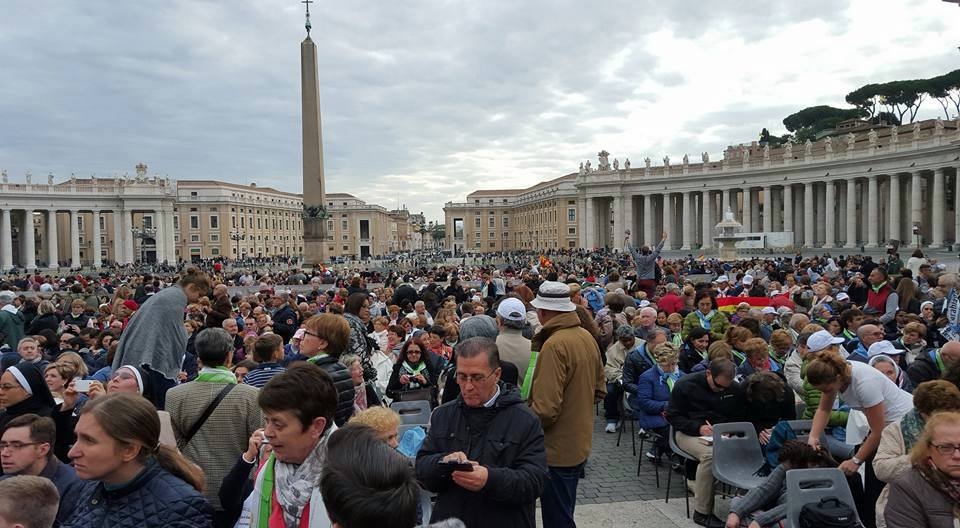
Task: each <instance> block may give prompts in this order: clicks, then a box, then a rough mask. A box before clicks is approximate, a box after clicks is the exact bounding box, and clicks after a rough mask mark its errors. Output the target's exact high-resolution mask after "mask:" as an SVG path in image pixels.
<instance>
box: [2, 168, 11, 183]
mask: <svg viewBox="0 0 960 528" xmlns="http://www.w3.org/2000/svg"><path fill="white" fill-rule="evenodd" d="M2 176H3V183H9V181H8V178H7V169H3V173H2Z"/></svg>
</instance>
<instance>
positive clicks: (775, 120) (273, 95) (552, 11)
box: [0, 0, 955, 218]
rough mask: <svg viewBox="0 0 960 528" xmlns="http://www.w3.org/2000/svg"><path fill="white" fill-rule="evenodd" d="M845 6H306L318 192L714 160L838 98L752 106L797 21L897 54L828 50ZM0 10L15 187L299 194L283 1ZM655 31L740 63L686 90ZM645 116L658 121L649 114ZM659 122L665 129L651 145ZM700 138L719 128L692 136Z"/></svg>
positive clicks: (889, 73) (3, 96)
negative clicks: (130, 175) (74, 184)
mask: <svg viewBox="0 0 960 528" xmlns="http://www.w3.org/2000/svg"><path fill="white" fill-rule="evenodd" d="M849 1H851V2H852V1H855V0H849ZM847 5H848V2H827V1H826V0H813V1H810V2H806V3H793V4H790V3H775V4H770V3H769V2H760V1H753V0H751V1H748V2H744V1H733V0H724V1H718V2H693V1H678V2H654V1H653V0H642V1H629V0H616V1H611V2H603V3H602V4H587V3H583V2H577V1H575V0H552V1H551V0H529V1H527V2H522V3H517V2H508V1H507V0H484V1H483V2H468V1H452V2H450V1H443V2H441V1H435V0H413V1H410V2H378V1H375V0H358V1H354V2H345V1H342V0H341V1H336V2H322V3H317V4H314V16H313V27H314V30H313V39H314V40H315V41H316V43H317V45H318V62H319V72H320V82H321V105H322V109H323V126H324V129H323V134H324V147H325V160H326V171H327V178H328V185H327V188H328V189H329V190H330V191H331V192H350V193H352V194H355V195H357V196H359V197H361V198H363V199H365V200H367V201H368V202H372V203H380V204H382V205H384V206H387V207H395V206H396V205H397V203H405V204H407V205H408V207H409V208H411V209H413V210H423V211H425V212H426V213H427V214H428V216H429V217H430V218H440V217H441V215H442V213H441V210H440V209H441V207H442V205H443V202H445V201H447V200H462V199H463V198H464V197H465V195H466V194H467V193H469V192H471V191H473V190H475V189H478V188H495V187H505V186H514V187H522V186H527V185H532V184H534V183H536V182H537V181H541V180H543V179H548V178H555V177H558V176H560V175H563V174H565V173H567V172H569V171H571V170H573V169H575V168H576V165H577V163H578V162H579V160H581V159H585V158H588V157H590V158H592V157H594V156H595V153H596V152H597V151H598V150H600V148H604V147H605V146H606V144H607V143H608V142H610V141H611V138H620V139H619V140H617V141H620V142H621V143H623V146H619V147H617V148H620V149H621V150H624V152H617V153H616V154H615V155H618V156H619V157H621V158H622V157H623V156H624V155H627V156H631V157H632V158H634V159H635V161H634V163H639V159H640V158H642V156H643V155H644V154H643V153H644V152H650V153H651V154H649V155H650V156H651V157H653V158H654V159H659V158H660V157H662V156H663V155H664V154H666V153H669V154H670V155H671V156H678V157H679V156H682V154H683V153H684V152H690V153H691V155H693V154H694V153H695V152H700V151H702V150H710V151H712V152H719V151H720V150H722V148H723V147H725V146H726V145H727V144H731V143H739V142H746V141H750V140H751V139H753V138H754V137H755V136H756V133H757V132H758V131H759V129H760V128H762V127H763V126H767V127H770V128H771V131H774V128H775V127H778V126H779V122H780V120H781V119H782V118H783V117H784V116H785V115H787V114H789V113H791V112H793V111H795V110H797V109H799V108H802V107H804V106H807V105H809V104H820V103H821V102H822V101H823V100H824V99H830V100H831V101H832V103H831V104H842V103H843V94H842V93H834V94H833V97H832V98H829V97H827V95H826V94H824V92H823V90H822V89H821V88H819V87H818V86H814V85H810V86H809V88H807V89H805V90H803V93H802V95H800V96H797V97H796V99H795V100H789V101H780V102H779V103H776V104H774V103H769V102H764V103H756V104H749V102H750V101H751V97H750V96H751V95H752V92H753V91H755V90H756V87H755V86H751V85H750V84H749V83H748V82H747V81H745V80H743V79H741V78H740V76H739V75H737V71H738V69H739V65H740V63H741V62H742V61H765V63H766V64H767V66H768V68H769V70H770V71H771V72H774V73H775V74H776V79H778V80H777V81H776V82H777V83H782V84H784V85H790V86H797V85H802V84H803V83H804V79H805V78H806V77H807V72H804V71H797V69H796V68H793V67H791V64H792V63H793V62H794V60H795V59H796V58H797V57H798V56H802V54H803V53H804V48H805V46H804V44H803V43H796V44H795V47H794V48H791V49H770V48H764V47H762V46H763V44H762V43H765V42H769V41H770V40H771V39H774V38H775V37H776V36H777V35H778V34H781V33H782V32H784V31H788V30H789V29H790V28H793V27H796V25H797V24H801V23H817V24H822V25H823V26H824V27H825V28H826V31H827V35H828V37H829V38H835V39H836V48H837V50H838V53H846V54H849V57H848V58H847V59H846V60H849V61H850V62H851V64H853V63H862V62H863V61H864V60H865V54H867V53H868V52H870V51H872V52H874V53H879V54H881V55H883V54H886V53H889V48H888V46H890V45H893V43H901V42H904V44H903V45H909V44H910V42H909V41H907V40H905V39H908V38H913V31H914V30H912V29H911V28H907V27H904V28H896V27H891V26H886V31H885V34H884V35H883V36H881V37H879V38H878V40H877V42H874V43H872V44H871V46H853V45H852V43H851V42H850V41H849V40H844V39H846V38H847V37H846V35H847V31H848V30H849V28H848V26H851V25H852V24H853V23H854V22H856V20H853V19H852V18H851V16H852V15H851V14H850V13H849V12H848V11H847ZM949 7H950V6H946V7H943V8H941V6H931V7H928V8H924V9H923V10H917V11H916V18H917V20H916V21H915V23H914V24H912V27H914V28H915V27H923V28H925V31H926V32H928V33H930V32H932V33H940V34H941V35H942V37H943V38H941V39H940V40H941V41H947V40H949V38H948V37H947V35H946V32H947V30H948V28H947V25H946V24H944V23H943V22H942V21H941V20H940V19H941V18H942V17H943V16H944V13H946V11H945V9H946V8H949ZM4 8H5V16H4V17H3V19H2V20H0V46H2V49H4V51H5V53H4V54H3V55H2V56H0V71H3V72H4V73H5V74H4V82H3V83H0V116H2V124H0V168H6V169H8V170H9V172H10V174H11V177H12V178H14V179H18V178H20V177H22V176H21V175H22V174H23V172H24V171H26V170H27V169H30V170H32V171H33V172H34V173H35V174H37V173H46V171H48V170H50V171H53V172H54V173H55V174H57V175H59V176H61V177H67V176H68V175H69V174H70V173H71V172H76V173H77V174H79V175H86V174H88V173H91V172H96V173H98V174H101V175H106V174H110V173H112V172H121V173H122V172H130V171H132V169H133V166H134V165H135V164H136V163H138V162H139V161H144V162H146V163H148V164H149V165H150V167H151V169H152V170H155V171H157V172H159V173H161V174H169V175H170V176H171V177H173V178H178V179H200V178H215V179H222V180H227V181H235V182H239V183H246V182H258V183H260V184H261V185H271V186H275V187H277V188H280V189H284V190H288V191H291V192H299V191H300V186H301V185H300V110H299V97H300V85H299V44H300V40H302V38H303V36H304V32H303V29H302V23H303V15H302V11H301V9H302V6H301V5H300V4H299V3H298V2H296V1H293V0H289V1H280V0H257V1H254V0H245V1H239V2H234V3H231V4H223V3H222V2H214V1H212V0H170V1H161V0H146V1H143V2H138V3H122V2H120V3H118V2H111V1H107V0H87V1H85V2H81V3H72V4H71V3H53V4H44V5H43V9H42V10H39V9H37V6H36V4H35V2H29V1H27V0H12V1H8V2H5V3H4ZM941 9H942V10H941ZM954 9H955V7H954ZM951 13H952V11H951ZM667 34H669V35H672V36H673V37H672V38H675V39H684V40H688V41H689V42H690V43H691V46H692V48H691V49H693V50H697V49H703V47H704V46H708V45H709V44H708V42H713V44H714V45H716V42H717V39H719V42H721V43H722V44H723V45H726V44H727V43H728V42H729V43H731V44H730V45H731V46H734V45H735V44H736V43H737V42H739V43H740V44H741V45H742V47H743V48H744V49H746V50H749V51H748V52H747V55H745V56H731V57H729V58H725V59H726V60H729V64H728V65H727V67H728V68H729V69H728V70H726V73H729V77H724V76H721V77H718V78H716V79H713V80H712V81H711V86H696V85H695V83H697V82H698V81H697V79H698V78H699V77H698V76H697V75H696V73H697V72H698V71H699V70H702V69H704V68H710V67H713V66H716V65H715V64H711V63H709V62H702V60H701V61H700V62H698V60H695V59H693V58H692V57H690V56H687V55H686V53H687V52H686V51H684V50H683V49H670V48H668V49H665V50H660V48H657V47H655V46H654V44H656V42H652V41H650V40H649V38H650V36H651V35H658V36H660V37H661V38H666V37H665V35H667ZM711 38H712V39H714V40H713V41H710V40H709V39H711ZM845 44H850V45H846V46H845ZM945 48H949V46H945ZM654 49H657V50H659V51H654ZM950 53H955V52H953V50H952V49H949V50H948V49H945V50H944V51H943V53H933V54H929V55H928V56H924V57H919V58H916V59H915V60H912V61H905V60H885V59H886V57H883V58H877V59H876V64H875V65H874V67H873V73H871V75H870V76H860V77H857V76H852V78H851V79H850V83H852V84H851V85H850V86H849V87H848V89H853V88H855V87H856V83H858V82H860V83H862V82H868V81H870V80H874V79H873V77H874V76H875V77H877V78H879V79H880V80H887V79H890V78H898V77H901V76H922V75H933V74H937V73H940V72H941V71H946V70H947V69H949V68H952V64H953V56H952V55H951V54H950ZM719 86H724V87H730V88H731V89H734V90H738V91H739V92H737V93H743V94H744V95H743V97H742V98H741V99H742V100H741V99H737V100H726V99H719V100H718V99H717V98H715V97H713V96H712V94H711V92H712V91H713V90H714V89H715V88H717V87H719ZM691 88H696V89H698V90H700V91H701V92H702V98H701V99H700V100H687V101H678V100H677V97H675V94H676V93H686V92H685V91H686V90H690V89H691ZM805 88H806V87H805ZM833 92H835V90H833ZM804 98H807V99H804ZM745 101H746V103H745ZM930 108H931V109H933V110H935V108H934V105H931V107H930ZM649 116H655V119H656V121H653V122H647V121H646V120H647V119H654V118H651V117H649ZM673 125H676V126H673ZM661 129H663V130H665V131H669V132H663V133H661V134H658V133H656V131H658V130H661ZM638 130H641V131H642V132H643V133H642V134H639V135H638V136H637V137H636V138H635V137H633V136H634V135H635V134H637V131H638ZM705 130H711V131H713V133H714V134H716V135H719V136H721V137H720V138H719V139H711V140H708V141H706V143H705V144H701V143H702V142H703V141H704V140H703V139H702V138H703V137H705V136H704V131H705ZM654 152H662V154H658V155H653V154H652V153H654Z"/></svg>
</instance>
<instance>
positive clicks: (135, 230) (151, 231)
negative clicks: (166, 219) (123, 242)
mask: <svg viewBox="0 0 960 528" xmlns="http://www.w3.org/2000/svg"><path fill="white" fill-rule="evenodd" d="M140 222H141V224H140V227H131V228H130V233H131V234H133V238H135V239H139V240H140V265H143V264H146V260H147V252H146V248H144V247H143V243H144V241H145V240H146V239H148V238H156V236H157V228H155V227H147V219H146V218H143V219H142V220H141V221H140Z"/></svg>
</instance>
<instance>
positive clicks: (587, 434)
mask: <svg viewBox="0 0 960 528" xmlns="http://www.w3.org/2000/svg"><path fill="white" fill-rule="evenodd" d="M530 304H531V305H533V307H534V308H536V309H537V315H538V317H539V318H540V321H541V323H543V329H541V330H540V332H539V333H537V335H535V336H534V338H533V343H532V348H533V349H534V350H539V351H540V354H539V356H538V357H537V365H536V369H535V370H534V373H533V383H532V385H531V388H530V399H529V404H530V408H531V409H533V412H534V413H535V414H536V415H537V416H538V417H539V418H540V424H541V425H542V426H543V431H544V444H545V446H546V450H547V466H548V469H549V471H550V480H548V481H547V485H546V486H545V487H544V490H543V495H542V496H541V497H540V506H541V513H542V515H543V525H544V526H549V527H551V528H564V527H568V526H576V523H574V520H573V511H574V508H575V507H576V499H577V484H578V482H579V480H580V470H581V469H582V468H583V464H584V463H585V462H586V460H587V457H589V456H590V449H591V447H592V444H593V406H594V403H595V402H596V401H598V400H599V399H602V398H603V396H604V395H605V394H606V386H605V383H604V381H605V380H604V375H603V364H602V363H601V361H600V350H599V349H598V348H597V342H596V341H595V340H594V338H593V336H592V335H590V332H588V331H587V330H585V329H583V328H582V327H581V326H580V318H579V317H578V316H577V314H576V306H575V305H574V304H573V302H571V301H570V288H569V286H567V285H566V284H563V283H560V282H554V281H547V282H544V283H543V284H541V285H540V289H539V291H538V292H537V297H536V299H534V300H533V301H532V302H531V303H530Z"/></svg>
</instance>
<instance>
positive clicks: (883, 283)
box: [870, 282, 886, 293]
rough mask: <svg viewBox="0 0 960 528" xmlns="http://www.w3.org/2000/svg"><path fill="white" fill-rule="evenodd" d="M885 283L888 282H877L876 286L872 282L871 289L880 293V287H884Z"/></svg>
mask: <svg viewBox="0 0 960 528" xmlns="http://www.w3.org/2000/svg"><path fill="white" fill-rule="evenodd" d="M885 284H886V282H881V283H880V284H877V285H876V286H874V285H873V284H871V285H870V289H871V290H873V293H880V289H881V288H883V286H884V285H885Z"/></svg>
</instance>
